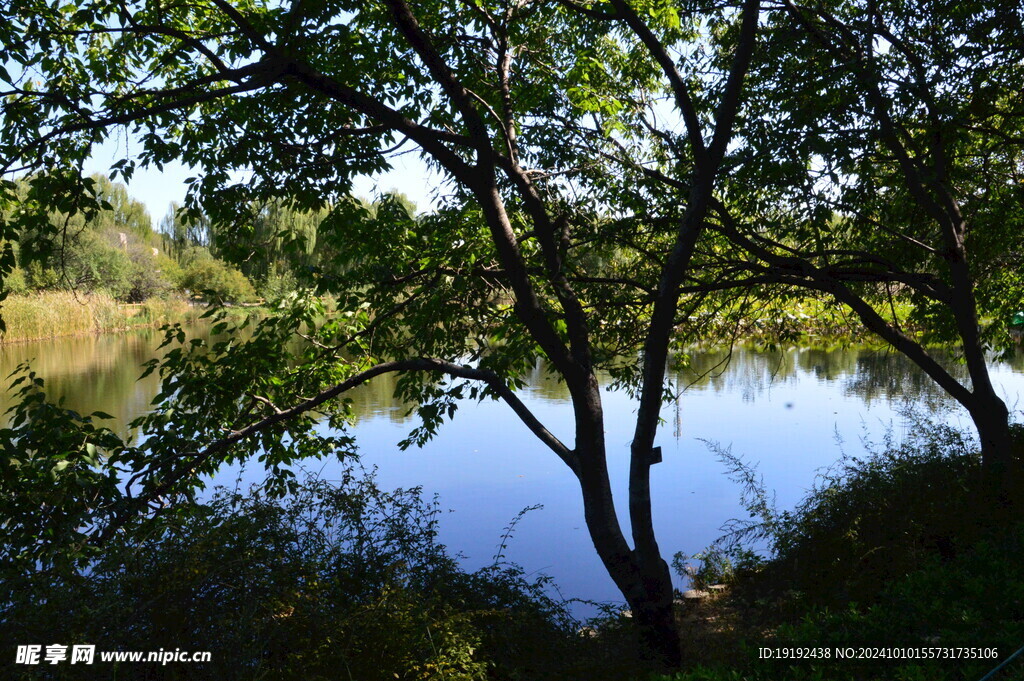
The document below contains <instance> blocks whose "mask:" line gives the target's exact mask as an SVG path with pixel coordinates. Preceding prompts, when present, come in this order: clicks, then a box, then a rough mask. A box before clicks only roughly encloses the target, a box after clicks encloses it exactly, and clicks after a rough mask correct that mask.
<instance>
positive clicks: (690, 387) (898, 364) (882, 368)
mask: <svg viewBox="0 0 1024 681" xmlns="http://www.w3.org/2000/svg"><path fill="white" fill-rule="evenodd" d="M193 333H197V335H199V336H201V337H203V336H205V334H204V333H203V332H202V331H201V330H200V331H198V332H197V331H193ZM161 340H162V334H161V333H160V332H159V331H156V330H142V331H135V332H130V333H124V334H118V335H102V336H81V337H74V338H58V339H53V340H48V341H37V342H30V343H16V344H11V345H2V346H0V375H2V376H3V377H7V376H8V375H9V374H10V373H11V372H12V371H14V370H15V368H16V367H17V366H18V365H19V364H21V363H23V362H27V361H30V362H31V365H32V368H33V369H34V370H35V371H36V372H37V373H38V374H39V375H40V376H42V377H43V378H44V379H45V380H46V385H47V392H48V393H49V394H50V395H51V396H53V397H54V398H58V397H63V398H64V400H65V404H66V405H67V406H68V407H69V408H71V409H75V410H76V411H104V412H107V413H109V414H111V415H113V416H114V417H115V418H116V420H117V422H118V423H119V424H125V423H127V422H128V421H130V420H131V419H133V418H134V417H136V416H138V415H139V414H141V413H142V412H143V411H145V410H146V409H147V408H148V407H149V404H150V400H151V399H152V398H153V396H154V395H156V393H157V390H158V387H159V378H158V377H157V376H156V375H150V376H148V377H146V378H145V379H142V380H137V379H138V377H139V375H140V374H141V373H142V364H143V363H144V362H146V361H147V360H149V359H150V358H152V357H154V356H156V349H155V348H156V346H157V345H158V344H159V342H160V341H161ZM938 359H939V361H940V363H941V364H942V365H943V366H944V367H945V368H946V370H947V371H949V372H950V373H951V374H952V375H953V376H954V377H956V378H957V379H958V380H960V381H963V382H966V383H968V384H969V379H968V377H967V369H966V367H965V366H964V365H963V364H962V363H959V362H957V361H956V359H955V358H954V357H953V356H952V355H949V354H946V355H942V354H940V355H939V356H938ZM677 364H679V365H680V366H679V367H678V368H676V369H675V370H674V371H672V372H670V378H671V379H672V380H673V382H674V385H675V388H676V389H677V390H681V391H682V392H683V393H694V392H696V393H701V392H708V391H710V392H729V393H734V394H737V395H739V396H741V398H742V399H743V400H745V401H748V402H753V401H755V400H756V398H757V397H758V396H759V395H761V394H763V393H764V392H765V391H767V390H770V389H772V388H773V387H774V388H779V387H781V386H787V385H798V384H803V383H806V382H808V381H814V382H828V383H834V384H835V386H836V387H837V388H839V389H840V390H841V391H842V392H843V393H844V394H846V395H850V396H856V397H857V398H859V399H860V400H862V401H864V402H865V403H866V404H871V403H872V402H874V401H876V400H885V401H893V400H900V401H907V400H911V401H914V402H917V403H919V404H922V405H928V406H929V407H937V406H940V405H945V404H947V403H948V402H949V398H948V396H947V395H946V394H945V393H944V392H943V391H942V390H941V389H940V388H939V387H938V386H937V385H936V384H935V382H934V381H932V380H931V379H930V378H929V377H928V376H927V375H926V374H925V373H924V372H922V371H921V370H920V369H919V368H918V367H917V366H916V365H914V364H913V363H912V362H910V361H909V360H908V359H906V358H905V357H904V356H903V355H901V354H899V353H895V352H892V351H886V350H878V349H866V348H840V349H828V350H823V349H815V348H791V349H786V350H775V351H767V350H757V349H752V348H734V349H732V350H724V349H719V350H699V351H694V352H692V353H690V354H689V355H688V357H686V358H685V360H684V361H680V362H677ZM996 369H997V373H998V372H999V371H1002V372H1004V373H1005V372H1011V373H1020V372H1021V371H1022V370H1024V353H1019V354H1018V356H1016V357H1013V358H1011V359H1010V360H1007V361H1004V362H1002V363H1000V364H998V365H997V366H996ZM395 380H396V379H395V376H394V375H384V376H380V377H378V378H376V379H374V380H373V381H371V382H370V383H369V384H367V385H364V386H362V387H360V388H358V389H356V390H354V391H352V392H351V393H350V395H349V396H350V397H351V399H352V402H353V412H354V414H355V416H356V419H357V422H358V421H362V420H366V419H369V418H379V417H384V418H387V419H389V420H390V421H392V422H394V423H399V424H400V423H406V422H407V421H408V420H409V419H410V416H409V412H410V410H411V408H412V405H411V404H408V403H402V402H398V401H396V400H395V399H394V398H393V394H394V387H395ZM527 383H528V386H527V387H526V388H525V390H524V391H523V398H524V399H526V400H531V401H534V402H538V403H554V404H559V403H564V402H566V401H568V399H569V393H568V390H567V389H566V386H565V384H564V383H562V382H561V381H559V380H558V378H557V377H556V376H555V375H553V374H552V373H551V372H550V371H548V370H547V369H546V367H545V366H544V364H543V363H542V362H541V361H538V362H537V364H536V365H535V367H534V368H533V370H532V371H531V372H530V373H529V375H528V376H527ZM602 383H603V384H605V385H607V384H609V383H610V379H609V378H608V377H607V376H604V377H602ZM10 399H11V397H10V395H7V394H5V395H3V396H2V397H0V407H3V408H4V409H6V407H7V406H9V404H10Z"/></svg>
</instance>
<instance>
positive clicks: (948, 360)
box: [844, 350, 970, 410]
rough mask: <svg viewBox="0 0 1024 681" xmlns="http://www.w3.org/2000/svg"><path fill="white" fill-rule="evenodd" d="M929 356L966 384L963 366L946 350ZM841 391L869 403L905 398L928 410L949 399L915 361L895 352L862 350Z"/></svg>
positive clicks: (967, 379)
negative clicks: (855, 368) (855, 369)
mask: <svg viewBox="0 0 1024 681" xmlns="http://www.w3.org/2000/svg"><path fill="white" fill-rule="evenodd" d="M932 356H933V357H935V359H936V360H937V361H938V362H939V364H941V365H942V366H943V368H945V369H946V371H948V372H949V373H950V375H952V376H953V377H954V378H956V379H957V380H958V381H960V382H961V383H962V384H964V385H966V386H967V387H968V388H969V387H970V379H969V377H968V373H967V367H966V366H965V365H963V364H961V363H959V362H957V361H956V359H955V358H954V357H953V356H952V354H950V353H948V352H941V351H934V352H933V353H932ZM844 390H845V391H846V392H847V393H848V394H851V395H856V396H857V397H860V398H861V399H862V400H864V401H865V402H867V403H868V404H870V403H871V401H872V400H876V399H885V400H901V399H902V400H906V401H913V402H914V403H918V404H921V405H923V406H925V407H927V408H929V409H933V410H934V409H935V408H937V407H939V406H943V405H946V404H947V403H949V402H951V401H952V398H951V397H949V395H948V394H947V393H946V392H945V391H944V390H943V389H942V388H940V387H939V386H938V384H937V383H935V381H933V380H932V379H931V378H930V377H929V376H928V375H927V374H926V373H925V372H924V371H922V370H921V369H920V368H919V367H918V366H917V365H916V364H914V363H913V362H911V361H910V360H909V359H907V358H906V357H905V356H904V355H902V354H900V353H897V352H886V351H881V350H873V351H870V350H869V351H863V352H861V353H860V355H859V356H858V357H857V371H856V372H855V373H854V374H853V375H852V376H850V377H848V378H847V379H846V380H845V382H844Z"/></svg>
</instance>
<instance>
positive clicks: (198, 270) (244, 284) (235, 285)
mask: <svg viewBox="0 0 1024 681" xmlns="http://www.w3.org/2000/svg"><path fill="white" fill-rule="evenodd" d="M181 286H182V288H184V289H187V290H189V291H191V292H192V293H193V294H199V293H206V292H210V293H212V295H214V296H216V297H217V298H218V299H219V300H221V301H223V302H229V303H240V302H247V301H250V300H253V299H254V298H255V297H256V292H255V291H254V290H253V287H252V284H251V283H249V280H248V279H246V278H245V275H244V274H242V273H241V271H239V270H238V269H236V268H234V267H232V266H231V265H228V264H227V263H225V262H223V261H221V260H217V259H215V258H210V257H207V258H196V259H195V260H193V261H192V262H191V263H189V264H188V265H187V266H186V267H185V271H184V274H183V275H182V279H181Z"/></svg>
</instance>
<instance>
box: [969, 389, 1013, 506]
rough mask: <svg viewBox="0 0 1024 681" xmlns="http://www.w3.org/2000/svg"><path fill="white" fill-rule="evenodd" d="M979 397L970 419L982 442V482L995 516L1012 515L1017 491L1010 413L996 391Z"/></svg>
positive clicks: (990, 391)
mask: <svg viewBox="0 0 1024 681" xmlns="http://www.w3.org/2000/svg"><path fill="white" fill-rule="evenodd" d="M986 392H987V393H988V394H985V395H978V396H977V397H978V399H977V401H976V404H975V405H974V406H973V408H972V409H971V410H970V412H971V418H972V419H973V420H974V425H975V427H976V428H977V430H978V439H979V440H980V441H981V471H982V481H983V485H984V487H985V491H986V493H987V494H988V495H989V496H990V498H991V502H992V503H993V504H995V508H994V509H993V510H994V511H995V512H996V515H997V516H999V515H1001V513H1000V512H1009V511H1010V510H1011V509H1012V507H1013V506H1015V504H1016V501H1017V496H1018V490H1017V484H1016V483H1017V470H1016V468H1017V462H1016V461H1015V460H1014V456H1013V437H1012V435H1011V434H1010V413H1009V410H1008V409H1007V408H1006V404H1005V403H1004V402H1003V400H1001V399H1000V398H999V397H998V396H997V395H996V394H995V391H994V390H991V389H990V390H988V391H986Z"/></svg>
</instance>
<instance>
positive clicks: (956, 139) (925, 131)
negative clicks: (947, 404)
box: [716, 0, 1024, 501]
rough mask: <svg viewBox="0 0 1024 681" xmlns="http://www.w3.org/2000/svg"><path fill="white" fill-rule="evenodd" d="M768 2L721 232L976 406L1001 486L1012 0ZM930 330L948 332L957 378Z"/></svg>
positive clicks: (1007, 451) (1021, 194)
mask: <svg viewBox="0 0 1024 681" xmlns="http://www.w3.org/2000/svg"><path fill="white" fill-rule="evenodd" d="M770 17H771V18H770V21H769V24H768V26H767V27H766V32H767V33H768V34H770V35H771V36H772V39H771V40H768V41H766V47H765V49H764V50H763V51H762V52H761V54H760V55H759V56H760V58H759V60H758V63H757V65H756V66H755V67H754V68H753V73H752V77H751V82H752V86H751V90H750V93H751V94H750V96H751V98H752V103H751V107H752V108H753V107H756V108H757V110H758V111H761V112H763V114H762V115H760V116H757V117H751V118H748V119H747V120H745V121H744V126H743V128H742V130H741V131H740V133H739V134H740V135H741V136H742V137H743V139H744V140H745V141H746V143H747V144H746V146H747V149H746V150H745V151H744V156H745V160H747V161H749V162H746V163H744V164H743V166H742V170H741V172H740V173H739V174H738V175H739V176H738V177H737V180H738V184H741V185H743V188H742V189H741V190H739V191H736V192H733V193H732V196H733V197H735V199H733V200H731V201H729V202H728V205H726V204H725V203H723V204H722V205H719V206H717V207H716V213H717V217H718V219H719V226H718V229H719V230H720V231H721V232H722V233H723V234H725V235H726V236H728V237H729V238H730V239H732V240H733V242H734V243H736V244H738V245H739V246H740V247H741V248H742V250H743V251H744V254H743V255H742V256H741V258H740V259H741V260H743V261H745V262H744V265H743V267H744V268H745V269H747V271H748V272H751V273H752V276H753V278H754V279H760V280H762V281H764V280H772V281H775V282H781V283H786V284H794V285H797V286H801V287H805V288H808V289H810V290H813V291H820V292H824V293H827V294H829V295H831V296H833V297H834V299H835V300H836V301H837V302H839V303H842V304H845V305H848V306H849V307H850V308H852V310H853V311H854V312H855V313H856V314H857V316H858V317H859V318H860V319H861V321H862V322H863V323H864V325H865V326H866V327H867V328H868V329H870V330H871V331H873V332H874V333H876V334H878V335H879V336H880V337H881V338H883V339H884V340H885V341H887V342H888V343H890V344H891V345H892V346H893V347H894V348H896V349H897V350H899V351H900V352H902V353H904V354H905V355H906V356H907V357H909V358H910V359H911V360H913V361H914V362H915V363H916V364H917V365H918V366H920V367H921V368H922V369H923V370H924V371H925V372H926V373H927V374H928V375H929V376H930V377H931V378H932V379H933V380H935V381H936V382H937V383H938V384H939V385H940V386H941V387H942V388H943V389H944V390H945V391H946V392H948V393H949V395H951V396H952V397H953V398H954V399H955V400H957V401H958V402H959V403H960V404H961V405H963V407H965V408H966V409H967V411H968V412H969V413H970V415H971V418H972V419H973V421H974V423H975V426H976V428H977V431H978V434H979V437H980V441H981V446H982V457H983V462H984V468H985V470H986V472H987V474H988V478H989V480H990V482H992V483H993V485H995V486H997V487H1001V488H1002V492H1001V493H1002V494H1003V495H1004V496H1007V495H1010V494H1012V492H1011V488H1012V487H1013V484H1012V481H1013V478H1014V475H1013V472H1014V471H1013V469H1014V467H1015V465H1016V464H1015V462H1014V453H1013V446H1012V440H1011V436H1010V428H1009V412H1008V409H1007V407H1006V405H1005V403H1004V402H1003V400H1002V399H1001V398H1000V397H999V395H998V393H997V391H996V389H995V387H994V386H993V384H992V381H991V378H990V375H989V370H988V357H987V353H989V352H991V351H993V350H995V351H1004V352H1005V351H1007V350H1009V349H1010V348H1011V347H1012V345H1013V343H1012V340H1011V337H1010V334H1009V323H1010V320H1011V317H1012V314H1013V313H1014V312H1015V311H1016V310H1017V309H1018V308H1019V307H1020V301H1021V298H1022V296H1024V289H1022V288H1021V279H1020V274H1019V273H1020V271H1021V265H1022V264H1024V263H1022V260H1021V257H1022V253H1024V230H1022V229H1021V220H1022V216H1024V212H1022V208H1024V191H1022V185H1021V181H1022V170H1024V146H1022V143H1024V136H1022V133H1024V109H1022V105H1024V98H1022V94H1021V90H1020V82H1021V79H1022V78H1024V69H1022V66H1021V64H1022V62H1021V55H1022V53H1024V35H1022V32H1021V19H1022V14H1021V8H1020V6H1019V5H1018V4H1017V3H1001V2H995V3H992V2H958V3H932V2H917V1H916V0H910V1H901V2H898V3H897V2H858V1H856V0H853V1H846V0H843V1H839V2H826V3H814V4H813V5H811V4H807V5H802V4H799V3H793V2H786V3H784V4H783V5H782V6H781V7H780V8H779V9H778V10H777V11H775V12H773V13H772V14H771V15H770ZM733 262H734V263H735V261H733ZM901 300H906V301H910V302H911V303H912V308H911V312H909V314H907V313H901V312H900V311H898V309H897V307H896V306H895V305H894V301H901ZM914 328H917V329H922V330H923V333H921V334H915V333H914V332H913V331H912V329H914ZM935 343H943V344H948V343H954V344H955V345H956V347H957V348H958V349H959V353H960V356H961V358H962V359H963V361H964V363H965V364H966V367H967V376H966V377H958V376H957V374H956V373H955V372H953V371H951V370H949V369H947V368H946V367H944V366H943V365H942V363H941V362H940V361H939V360H938V359H937V355H936V354H935V353H934V352H933V350H932V349H931V348H930V347H929V346H930V345H933V344H935ZM1005 500H1006V501H1008V500H1009V499H1005Z"/></svg>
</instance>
